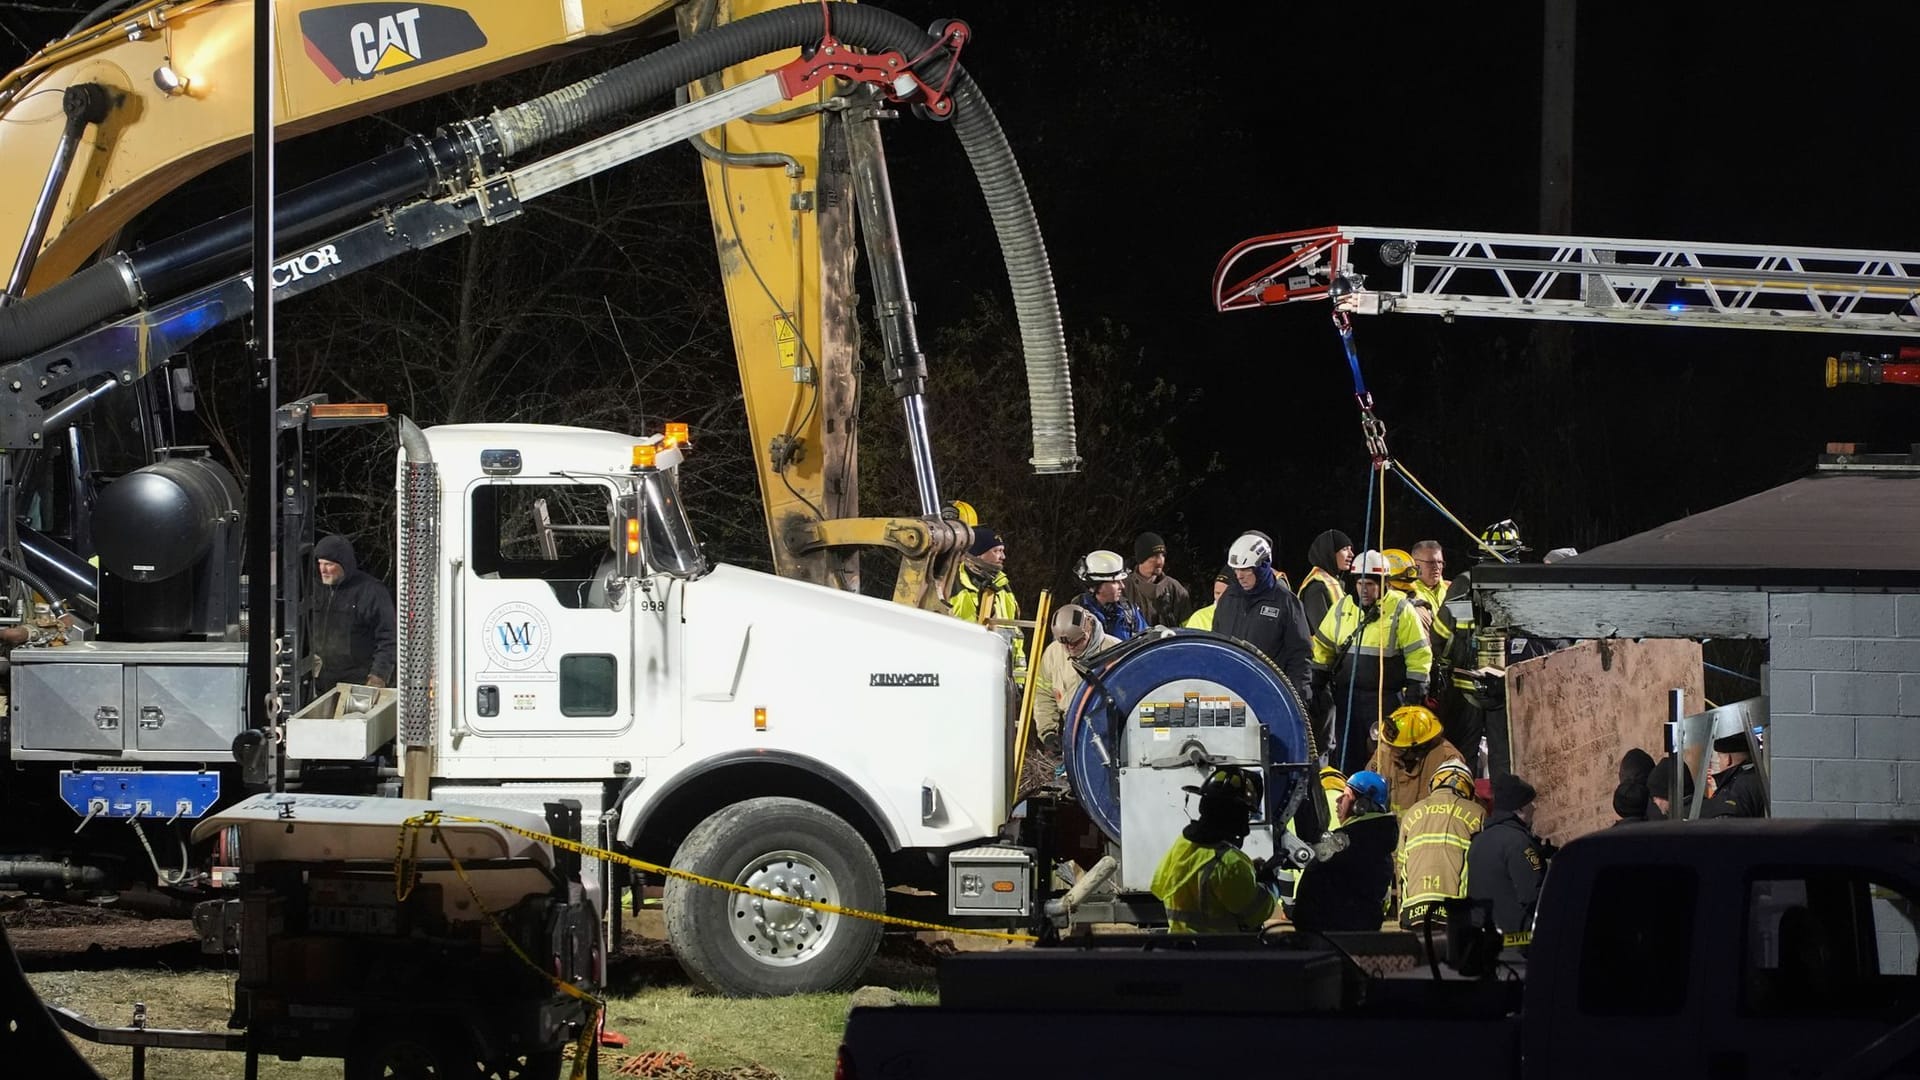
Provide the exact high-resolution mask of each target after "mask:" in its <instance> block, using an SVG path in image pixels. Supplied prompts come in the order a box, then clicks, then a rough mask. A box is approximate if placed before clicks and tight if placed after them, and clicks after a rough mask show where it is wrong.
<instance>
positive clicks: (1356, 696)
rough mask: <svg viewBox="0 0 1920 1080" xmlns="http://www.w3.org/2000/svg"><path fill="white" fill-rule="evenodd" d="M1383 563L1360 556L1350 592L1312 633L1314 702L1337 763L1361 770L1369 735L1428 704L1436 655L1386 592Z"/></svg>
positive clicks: (1415, 619) (1408, 610) (1407, 606)
mask: <svg viewBox="0 0 1920 1080" xmlns="http://www.w3.org/2000/svg"><path fill="white" fill-rule="evenodd" d="M1387 574H1388V566H1387V560H1386V557H1385V556H1384V555H1381V554H1380V553H1379V552H1377V551H1365V552H1362V553H1361V554H1360V557H1359V558H1357V559H1355V560H1354V561H1353V573H1352V575H1351V578H1350V581H1349V583H1348V591H1347V594H1346V595H1345V596H1342V597H1341V598H1340V602H1339V603H1338V604H1335V605H1334V606H1333V608H1332V609H1331V610H1329V611H1328V612H1327V615H1326V618H1324V619H1322V620H1320V625H1319V626H1318V627H1316V628H1315V629H1314V632H1313V699H1314V703H1315V705H1316V708H1315V709H1314V711H1315V712H1319V711H1320V709H1319V708H1318V706H1320V705H1321V704H1322V703H1325V702H1328V701H1329V700H1330V701H1331V704H1332V706H1333V714H1334V722H1333V739H1334V744H1335V745H1336V746H1337V747H1338V748H1339V753H1338V755H1337V756H1336V757H1335V759H1334V763H1335V764H1337V765H1339V766H1340V768H1341V771H1343V772H1344V771H1347V770H1358V769H1364V768H1366V766H1367V760H1368V759H1369V758H1371V757H1372V756H1373V746H1372V739H1371V737H1370V732H1372V731H1374V730H1375V729H1377V728H1379V727H1380V726H1381V722H1382V721H1384V720H1385V719H1386V718H1387V717H1388V716H1389V715H1390V714H1391V713H1392V712H1393V711H1394V710H1395V709H1398V708H1399V707H1400V706H1402V705H1414V704H1425V702H1426V697H1427V673H1428V672H1429V671H1430V670H1431V669H1432V667H1433V650H1432V648H1431V647H1429V646H1428V644H1427V632H1426V630H1425V629H1424V628H1422V627H1421V625H1420V617H1419V616H1418V615H1415V614H1414V612H1413V608H1412V605H1411V603H1410V602H1409V601H1408V599H1407V597H1406V595H1405V594H1404V593H1399V592H1395V591H1393V590H1391V589H1389V588H1387V585H1386V578H1387Z"/></svg>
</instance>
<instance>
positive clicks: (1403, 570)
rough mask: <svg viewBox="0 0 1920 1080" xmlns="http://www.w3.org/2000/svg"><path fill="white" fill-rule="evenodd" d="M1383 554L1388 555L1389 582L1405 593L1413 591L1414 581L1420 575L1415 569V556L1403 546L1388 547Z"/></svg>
mask: <svg viewBox="0 0 1920 1080" xmlns="http://www.w3.org/2000/svg"><path fill="white" fill-rule="evenodd" d="M1381 554H1383V555H1385V556H1386V557H1387V584H1389V585H1392V586H1393V587H1394V588H1396V589H1399V590H1400V591H1401V592H1404V593H1410V592H1412V591H1413V583H1414V582H1415V581H1417V580H1419V577H1420V574H1419V572H1418V571H1417V570H1415V569H1414V566H1413V556H1412V555H1409V554H1407V553H1406V551H1404V550H1403V549H1401V548H1388V549H1387V550H1386V551H1384V552H1381Z"/></svg>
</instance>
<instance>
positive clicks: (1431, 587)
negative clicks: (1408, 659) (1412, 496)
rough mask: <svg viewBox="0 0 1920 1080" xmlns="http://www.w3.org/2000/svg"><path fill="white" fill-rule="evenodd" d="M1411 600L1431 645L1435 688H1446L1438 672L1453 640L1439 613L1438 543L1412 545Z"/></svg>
mask: <svg viewBox="0 0 1920 1080" xmlns="http://www.w3.org/2000/svg"><path fill="white" fill-rule="evenodd" d="M1411 554H1412V557H1413V599H1414V601H1415V607H1417V608H1420V609H1423V610H1424V614H1422V615H1421V620H1422V621H1423V622H1425V623H1426V626H1427V637H1429V638H1430V639H1432V641H1433V660H1434V668H1435V670H1434V680H1433V685H1434V687H1435V688H1438V687H1442V686H1445V685H1446V680H1445V678H1444V676H1445V672H1444V671H1443V670H1441V667H1442V665H1443V664H1444V663H1445V658H1446V655H1447V645H1448V644H1449V643H1450V642H1451V641H1452V640H1453V635H1452V628H1451V627H1450V626H1447V625H1444V624H1443V623H1442V620H1441V618H1440V612H1441V611H1442V610H1444V609H1445V608H1446V606H1447V578H1446V573H1447V553H1446V551H1445V549H1443V548H1441V546H1440V541H1438V540H1422V541H1420V542H1419V543H1417V544H1415V545H1413V551H1412V552H1411Z"/></svg>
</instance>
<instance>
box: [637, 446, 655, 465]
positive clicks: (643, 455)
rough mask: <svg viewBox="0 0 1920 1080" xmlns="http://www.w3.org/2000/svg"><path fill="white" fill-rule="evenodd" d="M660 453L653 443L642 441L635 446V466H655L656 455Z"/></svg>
mask: <svg viewBox="0 0 1920 1080" xmlns="http://www.w3.org/2000/svg"><path fill="white" fill-rule="evenodd" d="M657 453H659V451H658V450H656V449H655V448H654V445H653V444H652V443H640V444H638V445H636V446H635V447H634V448H633V467H634V468H636V469H651V468H653V459H654V455H656V454H657Z"/></svg>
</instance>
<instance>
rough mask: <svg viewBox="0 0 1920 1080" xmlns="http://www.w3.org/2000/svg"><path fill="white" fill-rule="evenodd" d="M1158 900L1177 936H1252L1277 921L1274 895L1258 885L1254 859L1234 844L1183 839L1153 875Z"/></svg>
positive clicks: (1170, 849) (1169, 851) (1170, 851)
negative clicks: (1270, 922) (1196, 841)
mask: <svg viewBox="0 0 1920 1080" xmlns="http://www.w3.org/2000/svg"><path fill="white" fill-rule="evenodd" d="M1153 895H1155V896H1157V897H1159V898H1160V902H1161V903H1162V904H1165V905H1166V908H1167V929H1169V930H1171V931H1172V932H1173V933H1176V934H1230V933H1235V932H1245V933H1251V932H1252V931H1255V930H1258V929H1260V926H1261V924H1262V923H1265V922H1266V921H1267V920H1268V919H1269V918H1271V917H1272V916H1273V906H1274V895H1273V893H1272V892H1269V891H1268V890H1267V889H1266V888H1265V887H1264V886H1262V885H1261V884H1260V883H1259V882H1257V881H1255V880H1254V867H1253V860H1252V859H1249V858H1247V855H1246V852H1243V851H1241V850H1240V849H1239V848H1237V847H1235V846H1233V845H1232V844H1225V843H1222V844H1196V843H1194V842H1193V841H1191V840H1189V839H1187V838H1186V837H1184V836H1182V837H1180V838H1179V839H1177V840H1175V841H1174V842H1173V847H1171V848H1169V849H1168V850H1167V855H1166V858H1164V859H1161V860H1160V868H1159V869H1158V870H1155V871H1154V872H1153Z"/></svg>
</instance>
